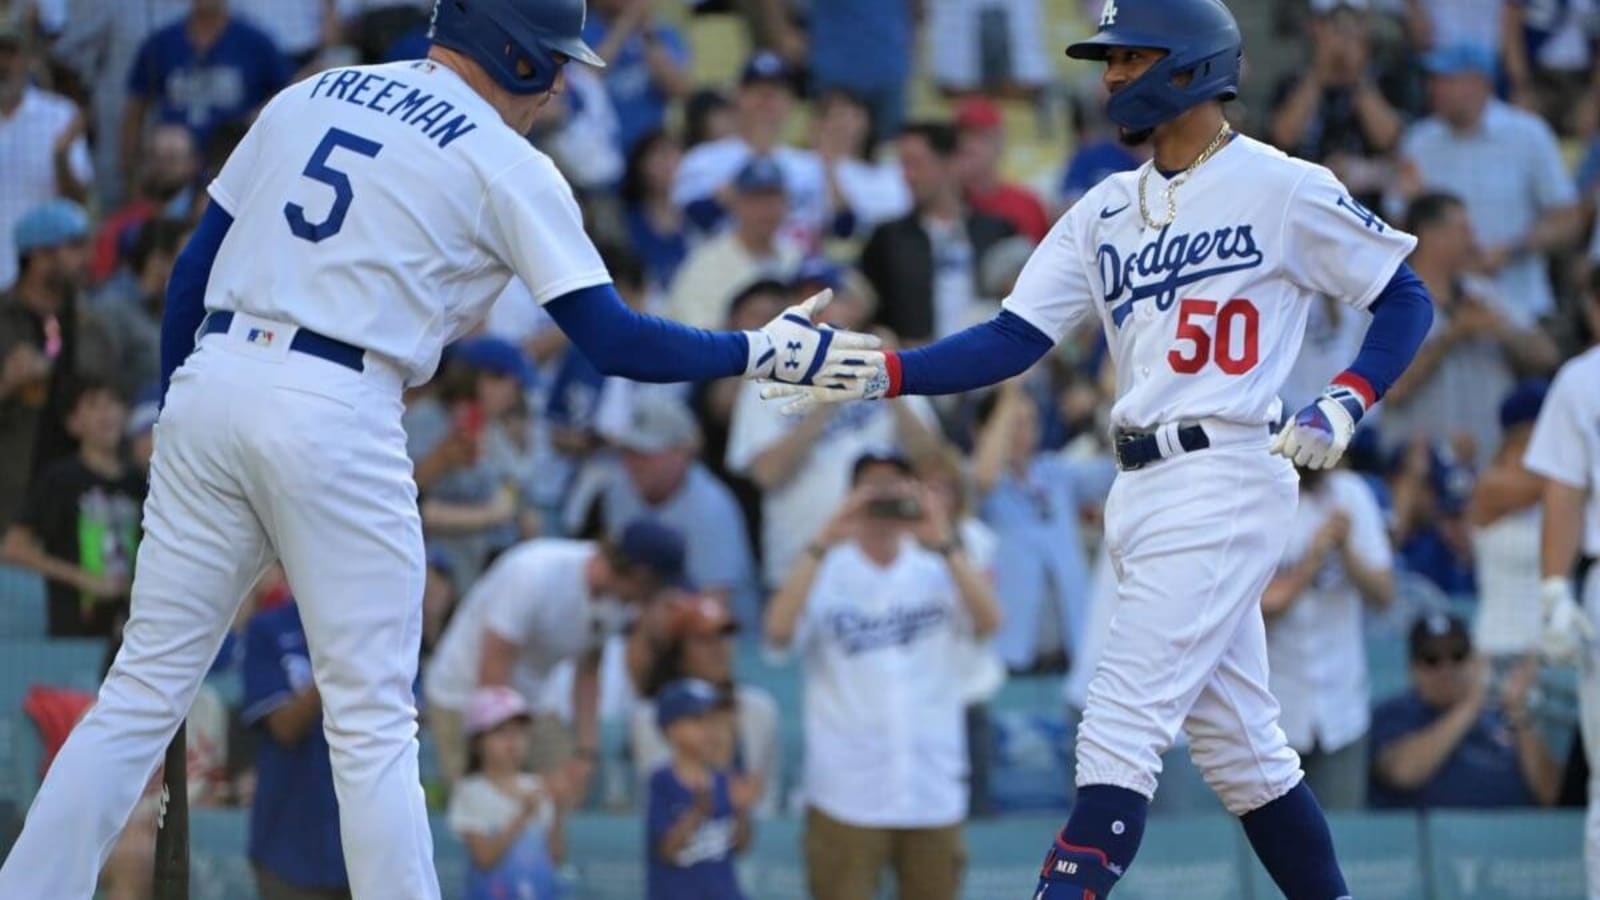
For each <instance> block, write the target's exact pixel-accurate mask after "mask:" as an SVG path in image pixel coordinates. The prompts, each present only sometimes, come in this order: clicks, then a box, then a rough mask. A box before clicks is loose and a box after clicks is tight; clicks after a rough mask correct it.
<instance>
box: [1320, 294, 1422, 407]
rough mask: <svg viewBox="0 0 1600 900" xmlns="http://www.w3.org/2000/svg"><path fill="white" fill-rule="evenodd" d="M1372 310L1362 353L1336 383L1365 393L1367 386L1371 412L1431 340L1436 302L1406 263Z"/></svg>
mask: <svg viewBox="0 0 1600 900" xmlns="http://www.w3.org/2000/svg"><path fill="white" fill-rule="evenodd" d="M1368 308H1369V309H1370V310H1371V312H1372V324H1371V325H1369V326H1367V334H1366V337H1364V338H1362V341H1361V350H1360V352H1359V353H1357V354H1356V360H1355V362H1353V363H1351V364H1350V368H1349V369H1347V370H1346V372H1345V374H1344V375H1341V376H1340V378H1338V379H1335V381H1338V382H1339V383H1342V384H1349V385H1351V386H1352V387H1355V388H1356V389H1357V390H1360V389H1361V386H1362V385H1361V384H1360V382H1365V386H1366V387H1367V390H1366V391H1362V393H1364V394H1366V396H1365V397H1364V398H1363V399H1365V400H1366V401H1367V406H1368V407H1369V408H1370V407H1371V406H1372V404H1373V403H1376V402H1377V401H1378V400H1380V399H1382V398H1383V395H1384V394H1385V393H1387V392H1388V390H1389V388H1390V387H1392V386H1394V383H1395V382H1396V381H1397V380H1399V378H1400V376H1401V375H1403V374H1404V373H1405V371H1406V367H1407V366H1409V365H1411V360H1412V359H1413V358H1415V357H1416V355H1417V350H1418V349H1419V348H1420V347H1421V346H1422V342H1423V341H1424V340H1426V339H1427V337H1428V331H1429V329H1431V328H1432V327H1433V299H1432V298H1431V297H1429V296H1428V288H1427V286H1426V285H1424V284H1423V283H1422V279H1420V278H1418V277H1417V273H1416V272H1414V271H1413V270H1412V269H1411V267H1410V266H1409V265H1406V264H1404V263H1402V264H1401V266H1400V268H1399V269H1397V270H1396V271H1395V273H1394V277H1393V278H1391V279H1389V283H1388V284H1387V285H1385V286H1384V288H1383V291H1382V292H1380V293H1379V294H1378V298H1377V299H1376V300H1374V301H1372V305H1371V306H1370V307H1368ZM1349 376H1355V379H1360V381H1359V382H1357V381H1356V380H1355V379H1352V378H1350V377H1349Z"/></svg>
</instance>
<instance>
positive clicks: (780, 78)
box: [739, 50, 794, 88]
mask: <svg viewBox="0 0 1600 900" xmlns="http://www.w3.org/2000/svg"><path fill="white" fill-rule="evenodd" d="M758 81H772V82H778V83H780V84H782V85H784V86H785V87H790V88H792V87H793V86H794V69H792V68H790V67H789V63H788V62H787V61H786V60H784V58H783V57H781V56H779V55H778V54H776V53H773V52H772V51H771V50H758V51H756V52H755V53H754V54H752V55H751V57H750V59H749V60H748V61H747V62H746V63H745V64H744V72H743V73H741V74H740V75H739V84H741V85H745V84H753V83H755V82H758Z"/></svg>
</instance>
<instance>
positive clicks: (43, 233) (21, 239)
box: [11, 200, 89, 254]
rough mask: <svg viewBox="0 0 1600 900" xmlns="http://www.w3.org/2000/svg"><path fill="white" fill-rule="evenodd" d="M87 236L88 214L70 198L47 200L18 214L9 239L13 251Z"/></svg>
mask: <svg viewBox="0 0 1600 900" xmlns="http://www.w3.org/2000/svg"><path fill="white" fill-rule="evenodd" d="M88 237H89V214H88V213H86V212H84V211H83V207H81V206H79V205H78V204H76V203H73V202H72V201H71V200H51V201H49V202H48V203H42V204H40V205H38V206H35V207H34V208H33V209H30V210H28V211H27V212H25V213H23V214H22V218H20V219H18V220H17V224H16V227H15V228H13V229H12V231H11V239H12V241H14V242H15V243H16V245H17V253H19V254H21V253H28V252H31V251H33V250H39V249H42V248H49V247H59V246H61V245H62V244H70V243H72V242H73V241H81V240H85V239H86V238H88Z"/></svg>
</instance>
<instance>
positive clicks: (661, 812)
mask: <svg viewBox="0 0 1600 900" xmlns="http://www.w3.org/2000/svg"><path fill="white" fill-rule="evenodd" d="M692 806H694V794H693V793H692V792H690V790H689V789H688V788H687V787H685V786H684V785H683V783H682V782H680V781H679V780H678V776H677V775H676V774H675V773H674V772H673V771H672V766H671V765H670V764H669V765H665V766H662V767H661V768H660V769H658V770H656V773H655V774H654V775H652V776H650V798H649V806H648V808H647V810H646V814H645V848H646V849H645V854H646V856H648V858H649V860H650V862H649V866H648V874H647V876H646V891H645V897H646V898H647V900H744V894H743V893H741V892H740V891H739V879H738V876H737V875H735V874H734V871H733V852H734V850H733V843H734V839H735V837H736V835H737V832H738V825H737V821H736V819H735V817H734V814H733V800H732V798H731V797H730V795H729V793H728V776H727V773H725V772H716V773H714V774H713V775H712V782H711V814H710V815H709V816H707V817H706V819H705V820H704V821H702V822H701V823H700V827H699V828H698V829H696V830H695V833H694V837H692V838H690V839H689V843H688V844H686V845H685V846H684V848H683V849H682V850H679V851H678V854H677V856H676V857H674V858H673V859H670V860H666V859H662V858H661V857H660V856H659V855H658V854H657V853H656V847H658V846H660V844H661V839H662V838H664V837H666V835H667V832H668V831H670V830H671V829H672V825H673V823H674V822H677V821H678V820H679V819H680V818H682V817H683V814H684V813H686V812H688V811H689V809H690V807H692Z"/></svg>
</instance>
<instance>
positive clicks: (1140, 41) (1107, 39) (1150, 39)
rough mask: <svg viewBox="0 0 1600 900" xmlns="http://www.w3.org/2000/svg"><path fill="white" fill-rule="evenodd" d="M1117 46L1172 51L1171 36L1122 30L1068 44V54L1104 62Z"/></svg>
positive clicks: (1104, 32) (1073, 56)
mask: <svg viewBox="0 0 1600 900" xmlns="http://www.w3.org/2000/svg"><path fill="white" fill-rule="evenodd" d="M1117 47H1143V48H1146V49H1149V50H1162V51H1166V52H1168V53H1170V52H1172V44H1171V38H1170V37H1165V38H1163V37H1156V36H1155V35H1148V34H1130V33H1127V32H1122V31H1102V32H1100V33H1099V34H1097V35H1095V36H1094V37H1092V38H1089V39H1088V40H1086V41H1078V42H1077V43H1075V44H1068V45H1067V55H1068V56H1070V57H1072V58H1073V59H1087V60H1093V61H1095V62H1104V61H1105V58H1106V56H1107V55H1108V54H1109V53H1110V52H1111V50H1112V49H1114V48H1117Z"/></svg>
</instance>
